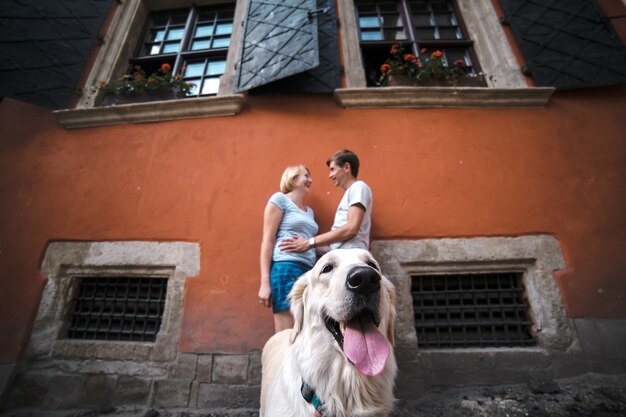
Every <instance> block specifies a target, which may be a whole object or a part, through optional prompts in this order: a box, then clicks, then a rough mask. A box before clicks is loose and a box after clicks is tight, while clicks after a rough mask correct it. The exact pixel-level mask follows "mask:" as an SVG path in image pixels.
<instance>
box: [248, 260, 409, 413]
mask: <svg viewBox="0 0 626 417" xmlns="http://www.w3.org/2000/svg"><path fill="white" fill-rule="evenodd" d="M289 297H290V301H291V312H292V314H293V316H294V320H295V324H294V328H293V329H287V330H283V331H282V332H279V333H277V334H275V335H274V336H272V337H271V338H270V339H269V340H268V342H267V343H266V345H265V347H264V348H263V355H262V367H263V378H262V383H261V409H260V417H310V416H311V415H312V413H313V410H314V405H315V406H316V409H317V410H318V411H319V413H320V414H321V415H322V416H323V417H349V416H350V417H385V416H388V415H389V414H390V413H391V411H392V409H393V402H394V398H393V387H394V381H395V377H396V373H397V365H396V360H395V357H394V354H393V344H394V335H393V332H394V327H393V325H394V320H395V316H396V310H395V300H396V290H395V287H394V285H393V284H392V283H391V282H390V281H389V280H388V279H387V278H385V277H384V276H383V275H382V273H381V271H380V266H379V265H378V263H377V262H376V260H374V258H373V257H372V255H371V254H370V253H369V252H367V251H365V250H361V249H337V250H334V251H331V252H329V253H327V254H326V255H324V256H323V257H321V258H320V260H319V261H318V262H317V263H316V264H315V267H314V268H313V269H312V270H311V271H309V272H307V273H305V274H304V275H302V276H301V277H300V278H299V279H298V281H297V282H296V283H295V284H294V286H293V288H292V290H291V293H290V294H289ZM303 392H304V393H305V394H306V396H308V400H309V401H310V402H311V403H309V402H307V400H305V398H304V397H305V394H303ZM313 393H314V396H313ZM311 397H312V398H311Z"/></svg>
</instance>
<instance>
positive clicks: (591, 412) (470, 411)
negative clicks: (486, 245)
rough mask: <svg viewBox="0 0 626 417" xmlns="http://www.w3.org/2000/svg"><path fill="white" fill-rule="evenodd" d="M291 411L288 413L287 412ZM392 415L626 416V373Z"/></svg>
mask: <svg viewBox="0 0 626 417" xmlns="http://www.w3.org/2000/svg"><path fill="white" fill-rule="evenodd" d="M0 416H2V417H104V416H111V417H258V412H257V410H153V409H150V410H148V409H119V408H118V409H116V408H102V409H96V410H86V411H85V410H82V411H76V410H75V411H42V410H17V411H5V412H4V413H0ZM285 417H289V416H285ZM392 417H626V375H598V374H588V375H584V376H580V377H576V378H571V379H562V380H558V381H552V380H545V379H535V380H531V381H530V382H529V383H528V384H521V385H501V386H491V387H470V388H463V389H454V390H440V391H433V390H431V391H429V392H422V393H416V399H415V400H411V401H407V400H400V401H398V403H397V404H396V409H395V411H394V413H393V415H392Z"/></svg>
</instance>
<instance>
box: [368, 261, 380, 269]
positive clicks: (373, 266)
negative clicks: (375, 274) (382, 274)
mask: <svg viewBox="0 0 626 417" xmlns="http://www.w3.org/2000/svg"><path fill="white" fill-rule="evenodd" d="M367 265H368V266H371V267H372V268H374V269H375V270H377V271H378V265H376V264H375V263H374V262H372V261H369V262H368V263H367Z"/></svg>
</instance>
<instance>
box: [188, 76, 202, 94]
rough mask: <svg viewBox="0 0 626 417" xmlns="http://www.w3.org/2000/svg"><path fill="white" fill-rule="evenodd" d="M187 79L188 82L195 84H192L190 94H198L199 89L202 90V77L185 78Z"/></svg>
mask: <svg viewBox="0 0 626 417" xmlns="http://www.w3.org/2000/svg"><path fill="white" fill-rule="evenodd" d="M185 81H186V82H187V83H188V84H193V85H192V86H191V90H189V95H190V96H197V95H198V91H200V89H199V85H200V78H190V79H187V78H185Z"/></svg>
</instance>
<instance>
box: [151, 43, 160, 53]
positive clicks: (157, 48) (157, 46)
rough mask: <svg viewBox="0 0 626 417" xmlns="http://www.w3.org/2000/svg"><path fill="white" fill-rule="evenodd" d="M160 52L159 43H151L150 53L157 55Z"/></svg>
mask: <svg viewBox="0 0 626 417" xmlns="http://www.w3.org/2000/svg"><path fill="white" fill-rule="evenodd" d="M160 52H161V45H152V48H150V55H158V54H159V53H160Z"/></svg>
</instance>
